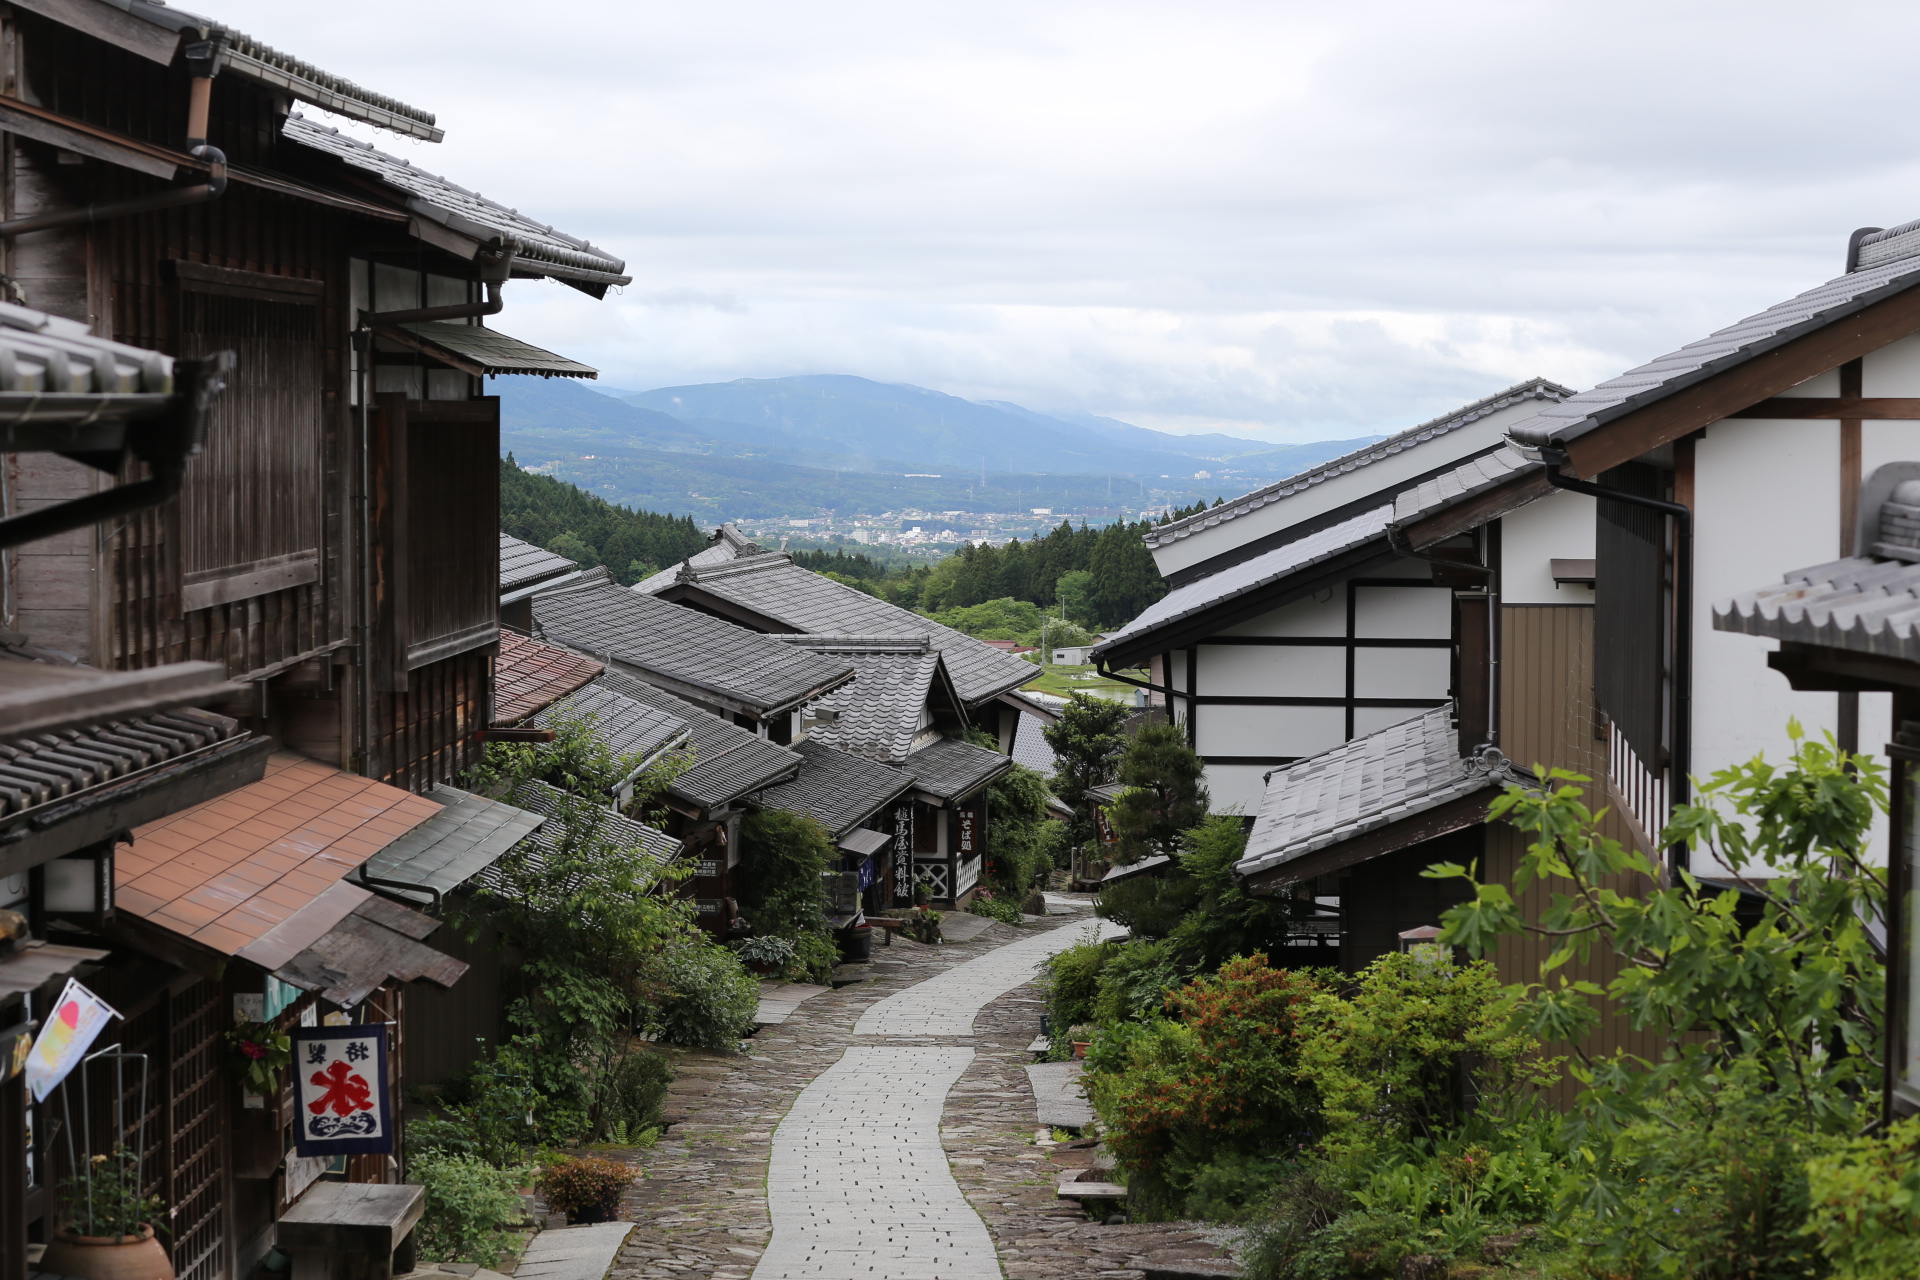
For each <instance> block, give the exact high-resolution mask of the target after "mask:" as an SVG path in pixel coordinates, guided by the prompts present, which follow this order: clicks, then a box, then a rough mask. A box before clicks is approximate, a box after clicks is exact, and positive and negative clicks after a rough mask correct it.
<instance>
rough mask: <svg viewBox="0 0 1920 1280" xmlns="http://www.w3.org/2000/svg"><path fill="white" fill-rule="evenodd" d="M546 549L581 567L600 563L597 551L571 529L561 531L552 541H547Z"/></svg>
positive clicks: (589, 567) (588, 567) (591, 566)
mask: <svg viewBox="0 0 1920 1280" xmlns="http://www.w3.org/2000/svg"><path fill="white" fill-rule="evenodd" d="M547 550H549V551H551V552H553V554H555V555H557V556H565V557H566V558H567V559H569V560H571V561H573V562H574V563H575V564H577V565H579V566H580V567H581V568H582V569H591V568H593V567H594V566H595V565H597V564H599V563H600V555H599V553H598V552H596V551H595V550H594V549H593V548H592V547H590V546H588V545H587V544H586V543H585V542H584V541H582V540H581V539H580V537H579V536H578V535H577V534H574V533H572V532H571V531H569V532H567V533H563V534H561V535H560V536H559V537H557V538H555V539H554V540H553V541H552V542H549V543H548V544H547Z"/></svg>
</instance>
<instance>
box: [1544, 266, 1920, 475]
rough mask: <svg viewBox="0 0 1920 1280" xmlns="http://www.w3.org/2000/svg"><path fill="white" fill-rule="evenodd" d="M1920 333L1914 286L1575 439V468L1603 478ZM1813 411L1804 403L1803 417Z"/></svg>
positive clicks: (1919, 296)
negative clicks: (1850, 362) (1666, 446)
mask: <svg viewBox="0 0 1920 1280" xmlns="http://www.w3.org/2000/svg"><path fill="white" fill-rule="evenodd" d="M1915 332H1920V288H1914V287H1912V286H1909V287H1907V288H1904V289H1902V290H1901V291H1900V292H1898V293H1895V294H1893V295H1892V296H1890V297H1886V298H1882V299H1881V300H1880V301H1878V302H1874V303H1870V304H1869V305H1867V306H1865V307H1862V308H1861V309H1860V310H1859V311H1856V312H1854V313H1853V314H1852V315H1849V316H1843V317H1841V318H1839V319H1837V320H1834V321H1832V322H1831V323H1829V324H1825V325H1822V326H1821V327H1820V328H1818V329H1815V330H1813V331H1812V332H1810V333H1806V334H1803V335H1802V336H1800V337H1798V338H1795V339H1792V340H1791V341H1789V342H1786V343H1784V344H1782V345H1781V346H1778V347H1775V348H1774V349H1773V350H1771V351H1766V352H1762V353H1761V354H1760V355H1757V356H1755V357H1753V358H1752V359H1751V360H1746V361H1743V362H1741V363H1740V364H1738V365H1736V366H1734V367H1733V368H1731V369H1726V370H1722V371H1721V372H1719V373H1715V374H1710V375H1709V376H1707V377H1705V378H1702V379H1701V380H1700V381H1698V382H1696V383H1694V384H1693V385H1691V386H1688V387H1681V388H1679V389H1677V390H1675V391H1672V392H1670V393H1668V394H1667V395H1664V396H1661V397H1660V398H1659V399H1658V400H1655V401H1654V402H1653V403H1651V404H1648V405H1646V406H1644V407H1642V408H1639V409H1634V410H1631V411H1629V412H1627V413H1624V414H1622V415H1621V416H1620V417H1617V418H1614V419H1612V420H1611V421H1608V422H1604V423H1601V424H1600V425H1599V426H1597V427H1595V428H1593V429H1591V430H1589V431H1588V432H1586V433H1585V434H1584V435H1581V436H1579V437H1578V438H1576V439H1573V440H1570V441H1568V442H1567V445H1566V450H1567V453H1568V455H1569V457H1571V459H1572V461H1573V466H1572V471H1573V473H1574V474H1575V475H1579V476H1582V477H1587V478H1591V477H1593V476H1597V475H1599V474H1600V473H1601V472H1602V471H1607V470H1610V469H1611V468H1613V467H1617V466H1619V465H1620V464H1621V463H1623V462H1631V461H1632V460H1633V459H1635V458H1637V457H1639V456H1640V455H1641V454H1643V453H1646V452H1648V451H1649V450H1652V449H1658V448H1659V447H1660V446H1661V445H1663V444H1669V443H1671V442H1672V441H1675V440H1678V439H1679V438H1680V437H1681V436H1684V435H1687V434H1688V433H1689V432H1693V431H1698V430H1700V429H1701V428H1702V427H1706V426H1711V425H1712V424H1713V423H1716V422H1719V421H1720V420H1721V419H1723V418H1730V417H1732V416H1734V415H1735V414H1737V413H1739V412H1740V411H1741V410H1742V409H1747V408H1750V407H1752V406H1754V405H1757V404H1759V403H1761V402H1762V401H1764V400H1766V399H1768V398H1769V397H1771V396H1777V395H1779V394H1780V393H1781V392H1783V391H1786V390H1789V389H1791V388H1793V387H1796V386H1799V385H1800V384H1801V383H1802V382H1805V381H1806V380H1807V379H1808V378H1811V377H1813V376H1815V375H1816V374H1822V373H1825V372H1827V370H1829V369H1837V368H1839V367H1840V366H1841V365H1843V364H1845V363H1846V362H1847V361H1849V360H1857V359H1859V358H1860V357H1862V356H1864V355H1866V354H1867V353H1868V352H1870V351H1878V350H1879V349H1880V348H1881V347H1884V346H1887V345H1888V344H1889V343H1893V342H1897V341H1899V340H1900V339H1901V338H1904V337H1907V336H1909V335H1910V334H1913V333H1915ZM1808 400H1809V401H1810V402H1813V403H1817V401H1815V400H1813V398H1812V397H1809V398H1808ZM1805 412H1806V411H1805V410H1804V409H1801V408H1799V407H1798V406H1796V408H1795V413H1796V414H1803V413H1805ZM1834 416H1836V417H1837V416H1839V415H1838V414H1836V415H1834ZM1853 416H1858V417H1866V416H1870V415H1867V414H1855V415H1853Z"/></svg>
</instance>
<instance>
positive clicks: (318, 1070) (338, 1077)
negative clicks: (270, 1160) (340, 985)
mask: <svg viewBox="0 0 1920 1280" xmlns="http://www.w3.org/2000/svg"><path fill="white" fill-rule="evenodd" d="M293 1087H294V1125H295V1138H294V1147H295V1153H296V1154H298V1155H301V1156H338V1155H367V1154H370V1153H376V1152H391V1151H392V1150H393V1123H394V1118H393V1115H392V1108H393V1096H392V1094H391V1093H390V1092H389V1091H388V1089H387V1024H386V1023H384V1022H364V1023H361V1024H360V1025H358V1026H346V1027H296V1028H294V1030H293Z"/></svg>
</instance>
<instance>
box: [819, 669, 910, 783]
mask: <svg viewBox="0 0 1920 1280" xmlns="http://www.w3.org/2000/svg"><path fill="white" fill-rule="evenodd" d="M843 658H844V660H845V661H847V662H850V663H852V664H853V670H854V677H853V682H852V683H851V684H844V685H842V686H840V687H839V688H838V689H835V690H834V691H833V692H832V693H830V694H828V695H827V696H826V697H824V698H822V699H820V701H819V702H817V703H815V704H814V707H813V709H814V710H816V711H818V710H832V711H836V712H838V713H839V719H837V720H836V721H834V722H833V723H831V724H816V725H815V726H814V727H813V728H812V729H809V730H808V731H807V732H808V736H809V737H811V738H812V739H813V740H814V741H816V742H820V743H823V744H825V745H826V746H830V747H837V748H839V749H840V750H842V751H850V752H852V753H853V754H854V755H858V756H865V757H867V758H868V759H869V760H878V761H881V762H882V763H885V764H899V763H900V762H901V761H903V760H905V759H906V758H907V755H908V753H909V752H911V751H912V750H913V740H914V738H915V737H916V736H918V735H919V734H920V732H921V731H922V729H923V728H930V727H931V724H932V720H931V718H930V717H928V716H926V715H925V714H924V713H925V708H926V705H927V698H928V695H929V693H930V691H931V690H932V688H933V680H934V677H935V676H936V675H938V674H939V671H940V655H939V654H938V653H919V654H911V653H902V654H888V653H861V654H846V655H843Z"/></svg>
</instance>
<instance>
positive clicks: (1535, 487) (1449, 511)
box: [1389, 467, 1553, 551]
mask: <svg viewBox="0 0 1920 1280" xmlns="http://www.w3.org/2000/svg"><path fill="white" fill-rule="evenodd" d="M1552 492H1553V486H1552V485H1550V484H1548V483H1547V473H1546V469H1545V468H1544V467H1535V468H1533V469H1532V470H1530V471H1522V472H1520V473H1518V474H1517V475H1515V476H1513V477H1511V478H1510V479H1507V480H1504V481H1502V482H1501V483H1499V484H1497V485H1495V486H1494V487H1493V488H1491V489H1487V490H1484V491H1482V492H1480V493H1478V494H1475V495H1474V496H1473V497H1471V498H1469V499H1467V500H1466V501H1465V502H1458V503H1455V504H1454V505H1452V506H1450V507H1445V508H1442V509H1441V510H1439V511H1435V512H1433V513H1432V514H1430V515H1425V516H1421V517H1420V518H1419V519H1417V520H1409V521H1408V522H1407V523H1406V524H1404V525H1394V526H1392V528H1391V529H1390V531H1389V532H1390V534H1391V536H1392V539H1393V547H1394V550H1396V551H1425V550H1426V549H1427V548H1429V547H1433V546H1436V545H1438V544H1439V543H1442V542H1445V541H1446V540H1447V539H1448V538H1455V537H1458V536H1460V535H1461V534H1463V533H1470V532H1472V531H1473V530H1475V529H1478V528H1479V527H1480V526H1481V525H1483V524H1485V523H1487V522H1488V521H1489V520H1497V519H1499V518H1500V517H1501V516H1504V515H1509V514H1511V513H1513V512H1515V511H1518V510H1519V509H1520V508H1521V507H1524V506H1526V505H1527V504H1528V503H1529V502H1532V501H1534V500H1535V499H1537V498H1544V497H1546V496H1547V495H1548V494H1549V493H1552Z"/></svg>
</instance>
